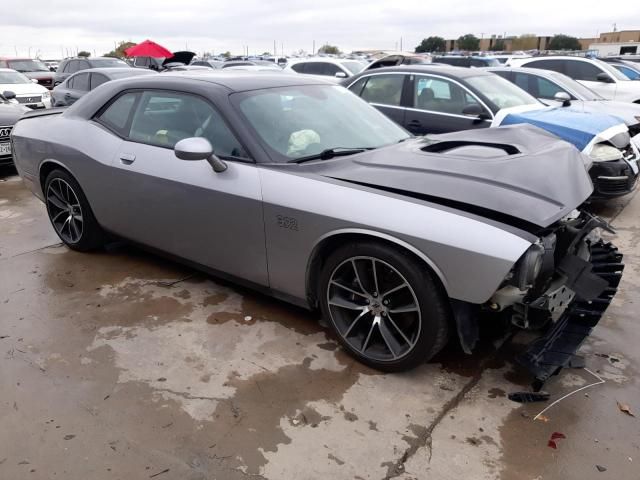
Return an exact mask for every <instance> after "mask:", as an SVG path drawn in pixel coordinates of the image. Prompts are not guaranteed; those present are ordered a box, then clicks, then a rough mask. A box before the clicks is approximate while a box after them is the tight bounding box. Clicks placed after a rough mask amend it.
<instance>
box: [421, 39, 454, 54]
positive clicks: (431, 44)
mask: <svg viewBox="0 0 640 480" xmlns="http://www.w3.org/2000/svg"><path fill="white" fill-rule="evenodd" d="M446 45H447V42H446V41H445V39H444V38H442V37H427V38H424V39H423V40H422V42H420V45H418V46H417V47H416V50H415V52H416V53H425V52H444V51H445V47H446Z"/></svg>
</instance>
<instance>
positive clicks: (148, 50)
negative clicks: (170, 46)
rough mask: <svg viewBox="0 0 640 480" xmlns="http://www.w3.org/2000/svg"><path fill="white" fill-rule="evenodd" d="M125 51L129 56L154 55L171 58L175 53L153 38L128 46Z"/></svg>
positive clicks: (154, 56)
mask: <svg viewBox="0 0 640 480" xmlns="http://www.w3.org/2000/svg"><path fill="white" fill-rule="evenodd" d="M124 53H125V54H126V55H127V57H152V58H171V57H173V53H172V52H170V51H169V50H167V49H166V48H164V47H163V46H162V45H158V44H157V43H156V42H152V41H151V40H145V41H144V42H142V43H139V44H137V45H134V46H133V47H129V48H127V49H126V50H125V51H124Z"/></svg>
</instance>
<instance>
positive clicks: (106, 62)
mask: <svg viewBox="0 0 640 480" xmlns="http://www.w3.org/2000/svg"><path fill="white" fill-rule="evenodd" d="M91 66H92V67H94V68H99V67H128V66H129V64H128V63H127V62H125V61H123V60H119V59H117V58H100V59H98V58H96V59H94V60H91Z"/></svg>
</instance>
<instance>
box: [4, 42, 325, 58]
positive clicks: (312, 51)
mask: <svg viewBox="0 0 640 480" xmlns="http://www.w3.org/2000/svg"><path fill="white" fill-rule="evenodd" d="M315 54H316V41H315V40H314V41H313V49H312V50H311V55H315ZM16 55H17V54H16Z"/></svg>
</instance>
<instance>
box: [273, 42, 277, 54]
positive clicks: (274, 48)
mask: <svg viewBox="0 0 640 480" xmlns="http://www.w3.org/2000/svg"><path fill="white" fill-rule="evenodd" d="M273 54H274V55H275V56H276V57H277V55H276V41H275V40H274V41H273Z"/></svg>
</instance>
